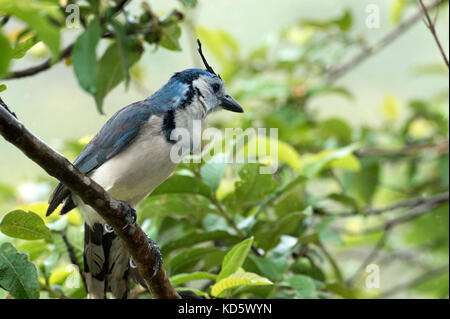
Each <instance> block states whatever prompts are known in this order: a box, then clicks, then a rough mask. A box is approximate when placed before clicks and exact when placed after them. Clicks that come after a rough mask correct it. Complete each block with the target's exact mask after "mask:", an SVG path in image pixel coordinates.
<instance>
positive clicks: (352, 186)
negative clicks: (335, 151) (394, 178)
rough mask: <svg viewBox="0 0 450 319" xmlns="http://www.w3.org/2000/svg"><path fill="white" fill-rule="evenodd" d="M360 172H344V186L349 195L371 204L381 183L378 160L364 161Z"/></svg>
mask: <svg viewBox="0 0 450 319" xmlns="http://www.w3.org/2000/svg"><path fill="white" fill-rule="evenodd" d="M361 166H362V167H361V170H360V171H359V172H344V174H343V178H342V184H343V186H344V188H345V189H346V190H347V193H348V194H349V195H351V196H352V197H354V198H356V199H357V200H359V201H362V202H364V203H367V204H368V203H370V202H371V200H372V197H373V195H374V194H375V191H376V190H377V186H378V181H379V177H378V175H379V172H380V164H379V161H378V160H377V159H362V160H361Z"/></svg>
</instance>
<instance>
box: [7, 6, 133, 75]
mask: <svg viewBox="0 0 450 319" xmlns="http://www.w3.org/2000/svg"><path fill="white" fill-rule="evenodd" d="M129 1H131V0H121V1H120V2H118V3H117V4H116V6H115V7H114V9H113V10H114V11H113V14H112V17H114V16H116V15H118V14H119V13H120V12H121V11H122V10H123V8H124V7H125V5H126V4H127V3H128V2H129ZM100 21H101V24H103V23H105V18H104V17H102V19H101V20H100ZM74 44H75V42H73V43H71V44H69V45H68V46H67V47H66V48H65V49H64V50H62V51H61V53H60V54H59V57H58V59H56V61H53V62H52V59H51V58H48V59H47V60H45V61H44V62H42V63H41V64H38V65H35V66H32V67H29V68H26V69H23V70H18V71H13V72H11V73H10V74H8V75H7V76H5V77H4V78H3V79H5V80H10V79H20V78H23V77H27V76H32V75H35V74H37V73H40V72H42V71H45V70H48V69H50V68H51V67H52V66H53V65H55V64H56V63H59V62H61V61H62V60H64V59H65V58H67V57H69V56H70V55H71V54H72V49H73V46H74Z"/></svg>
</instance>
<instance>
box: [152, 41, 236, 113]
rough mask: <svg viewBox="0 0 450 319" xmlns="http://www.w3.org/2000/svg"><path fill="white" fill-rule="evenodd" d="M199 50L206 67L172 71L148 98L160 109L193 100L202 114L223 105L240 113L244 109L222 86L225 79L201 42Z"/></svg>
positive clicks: (178, 107)
mask: <svg viewBox="0 0 450 319" xmlns="http://www.w3.org/2000/svg"><path fill="white" fill-rule="evenodd" d="M198 44H199V48H198V51H199V53H200V56H201V58H202V60H203V63H204V64H205V67H206V70H202V69H187V70H183V71H181V72H177V73H175V74H174V75H173V76H172V77H171V78H170V80H169V81H168V82H167V83H166V84H165V85H164V86H163V87H162V88H161V89H160V90H158V91H157V92H156V93H155V94H154V95H153V96H151V97H149V99H151V100H153V101H155V102H156V103H153V104H154V105H157V106H158V108H161V109H163V110H167V108H170V109H184V108H186V107H188V106H192V105H193V104H195V105H198V104H199V106H200V107H201V109H202V112H203V113H204V115H207V114H209V113H210V112H213V111H216V110H220V109H224V110H228V111H231V112H238V113H242V112H244V110H243V109H242V107H241V106H240V105H239V103H238V102H236V100H235V99H233V98H232V97H231V96H230V95H229V94H228V93H227V91H226V89H225V83H224V81H223V80H222V79H221V78H220V75H218V74H216V73H215V72H214V70H213V69H212V68H211V66H210V65H209V64H208V62H207V61H206V59H205V57H204V55H203V52H202V49H201V43H200V41H198Z"/></svg>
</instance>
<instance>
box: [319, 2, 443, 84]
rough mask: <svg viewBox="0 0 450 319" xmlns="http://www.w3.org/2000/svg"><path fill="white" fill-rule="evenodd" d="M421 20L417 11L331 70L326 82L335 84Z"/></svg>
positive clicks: (420, 12) (430, 7)
mask: <svg viewBox="0 0 450 319" xmlns="http://www.w3.org/2000/svg"><path fill="white" fill-rule="evenodd" d="M440 4H441V1H440V0H439V1H435V2H433V3H431V4H430V5H428V6H426V8H427V9H428V10H431V9H433V8H435V7H437V6H439V5H440ZM421 18H422V10H418V11H417V12H416V13H415V14H414V15H412V16H411V17H409V18H408V19H406V20H405V21H403V22H402V23H400V24H399V25H398V26H397V27H396V28H395V29H394V30H392V31H390V32H389V33H387V34H386V35H385V36H384V37H382V38H381V39H380V40H379V41H378V42H376V43H375V44H373V45H372V46H370V47H368V48H365V49H364V50H363V51H362V52H361V53H359V54H357V55H356V56H355V57H353V58H352V59H350V60H349V61H348V62H346V63H344V64H342V65H340V66H338V67H336V68H334V69H332V70H331V71H330V72H329V74H328V79H327V81H328V82H329V83H332V82H335V81H336V80H337V79H339V78H341V77H342V76H343V75H345V74H346V73H347V72H349V71H350V70H353V69H354V68H355V67H357V66H358V65H359V64H361V63H362V62H363V61H365V60H366V59H367V58H369V57H371V56H372V55H374V54H375V53H378V52H380V51H381V50H382V49H384V48H385V47H387V46H388V45H389V44H391V43H392V42H394V41H395V40H396V39H397V38H398V37H400V36H401V35H402V34H403V33H405V31H406V30H408V29H409V28H410V27H412V26H413V25H414V24H415V23H416V22H418V21H419V20H420V19H421Z"/></svg>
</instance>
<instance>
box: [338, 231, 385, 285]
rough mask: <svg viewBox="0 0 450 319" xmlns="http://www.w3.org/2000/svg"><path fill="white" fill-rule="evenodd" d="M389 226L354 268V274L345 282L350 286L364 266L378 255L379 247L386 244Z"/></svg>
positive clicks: (381, 247)
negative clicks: (355, 268)
mask: <svg viewBox="0 0 450 319" xmlns="http://www.w3.org/2000/svg"><path fill="white" fill-rule="evenodd" d="M390 230H391V226H388V227H387V228H386V230H385V232H384V233H383V235H381V238H380V239H379V240H378V242H377V244H376V245H375V247H374V248H373V249H372V251H371V252H370V254H369V255H368V256H367V257H366V259H365V260H364V261H363V263H362V264H361V265H360V266H359V268H358V270H356V272H355V274H354V275H353V276H352V277H351V278H350V279H348V280H347V284H348V285H349V286H350V285H352V284H353V283H354V282H355V280H356V279H357V278H358V277H359V275H360V274H361V273H362V272H363V271H364V270H365V269H366V267H367V266H368V265H369V264H370V263H371V262H372V261H373V260H375V259H376V258H377V257H378V254H379V253H380V251H381V249H383V247H384V246H385V245H386V241H387V239H388V236H389V234H390Z"/></svg>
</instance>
